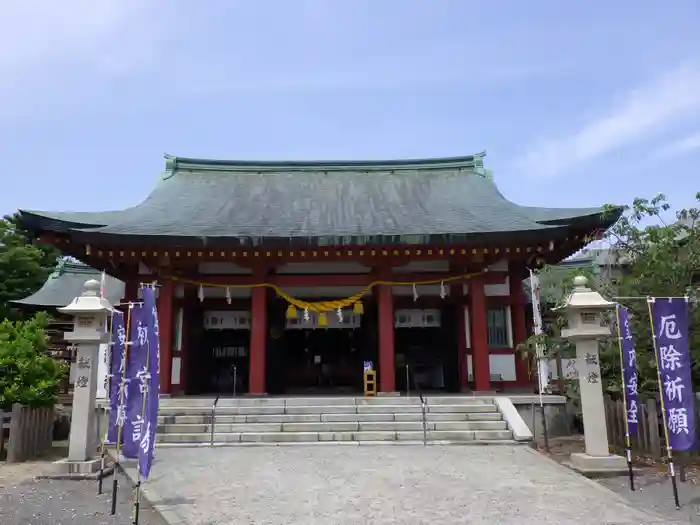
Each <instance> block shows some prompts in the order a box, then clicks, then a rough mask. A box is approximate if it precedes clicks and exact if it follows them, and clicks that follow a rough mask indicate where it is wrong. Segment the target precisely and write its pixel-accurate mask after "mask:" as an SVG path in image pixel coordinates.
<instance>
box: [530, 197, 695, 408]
mask: <svg viewBox="0 0 700 525" xmlns="http://www.w3.org/2000/svg"><path fill="white" fill-rule="evenodd" d="M695 198H696V201H697V203H698V204H697V205H696V206H695V207H692V208H688V209H682V210H680V211H678V212H677V213H676V220H675V221H666V220H664V216H665V215H666V214H667V213H668V212H669V210H670V209H671V208H670V205H669V203H668V202H667V200H666V198H665V196H664V195H658V196H657V197H654V198H653V199H635V201H634V202H633V203H632V205H631V206H629V207H627V208H625V211H624V213H623V215H622V217H621V218H620V219H619V220H618V221H617V223H616V224H614V225H613V226H612V227H611V228H610V229H609V231H608V232H607V234H606V239H605V240H606V241H607V242H605V244H606V245H609V246H610V248H609V258H608V261H607V263H606V264H605V265H603V266H602V267H601V266H600V265H596V264H593V265H590V266H588V267H584V268H575V269H571V270H563V269H562V268H561V267H557V266H553V267H547V268H543V269H542V271H541V276H540V280H541V282H542V286H541V295H542V300H543V303H544V304H543V308H544V305H545V304H546V305H549V306H550V307H551V306H557V305H560V304H561V302H563V300H564V299H565V298H566V296H567V295H568V293H569V292H570V291H571V289H572V288H573V277H574V276H575V275H585V276H587V277H588V278H589V285H590V286H592V287H593V288H596V289H597V290H598V291H599V292H600V293H601V294H602V295H603V296H605V297H606V298H607V299H609V300H613V301H617V302H618V303H619V304H621V305H623V306H625V307H627V308H628V309H629V311H630V325H631V329H632V334H633V336H634V339H635V343H636V349H637V370H638V384H639V391H640V393H642V394H652V393H653V392H656V391H658V385H657V375H656V361H655V357H654V350H653V342H652V337H651V328H650V324H649V310H648V304H647V301H646V300H645V299H644V298H646V297H682V296H687V297H689V298H690V299H691V303H690V307H689V315H690V341H689V343H690V351H691V362H692V374H693V383H694V385H695V387H696V390H697V387H698V386H699V385H700V305H699V304H698V302H697V300H698V295H699V292H700V193H698V194H697V195H696V196H695ZM549 317H550V319H552V322H551V324H550V326H549V327H547V328H548V329H547V330H546V333H545V334H542V335H541V336H539V337H536V336H532V337H530V338H529V339H528V340H527V341H526V343H525V344H524V345H522V346H521V348H520V350H521V352H523V354H525V356H527V355H533V354H534V353H535V347H536V345H537V344H540V345H542V347H543V348H544V352H545V354H547V355H549V356H555V355H557V354H559V355H562V356H564V357H573V351H574V350H573V347H572V345H571V344H570V343H569V342H568V341H565V340H563V339H562V338H560V337H559V335H558V334H559V330H560V328H561V327H562V326H563V325H564V322H565V321H564V319H563V315H562V314H560V313H555V312H552V310H551V308H550V309H549ZM613 332H614V333H615V335H614V336H611V338H610V339H609V340H608V341H604V342H603V343H602V344H601V347H600V351H601V355H600V362H601V373H602V376H603V384H604V388H605V389H606V391H607V392H608V393H611V394H613V395H615V394H617V393H619V391H620V386H621V383H620V376H621V369H620V361H619V348H618V340H617V337H616V331H615V330H613ZM576 383H577V382H575V381H574V382H572V384H571V385H570V387H572V388H574V389H575V387H576ZM570 393H573V394H575V392H570Z"/></svg>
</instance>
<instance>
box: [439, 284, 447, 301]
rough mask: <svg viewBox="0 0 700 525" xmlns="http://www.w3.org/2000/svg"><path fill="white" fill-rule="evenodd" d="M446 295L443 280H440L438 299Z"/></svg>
mask: <svg viewBox="0 0 700 525" xmlns="http://www.w3.org/2000/svg"><path fill="white" fill-rule="evenodd" d="M445 297H447V292H446V291H445V281H440V299H444V298H445Z"/></svg>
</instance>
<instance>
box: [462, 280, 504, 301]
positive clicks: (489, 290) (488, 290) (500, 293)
mask: <svg viewBox="0 0 700 525" xmlns="http://www.w3.org/2000/svg"><path fill="white" fill-rule="evenodd" d="M462 289H463V291H464V295H467V294H469V281H467V282H465V283H464V285H463V286H462ZM484 294H485V295H487V296H488V297H508V296H509V295H510V277H509V276H508V275H506V276H505V281H504V282H503V283H502V284H485V285H484Z"/></svg>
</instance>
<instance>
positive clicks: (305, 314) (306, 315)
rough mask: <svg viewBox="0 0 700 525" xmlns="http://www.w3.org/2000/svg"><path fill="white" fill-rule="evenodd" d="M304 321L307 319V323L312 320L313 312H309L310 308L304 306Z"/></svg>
mask: <svg viewBox="0 0 700 525" xmlns="http://www.w3.org/2000/svg"><path fill="white" fill-rule="evenodd" d="M304 321H306V322H307V323H308V322H309V321H311V314H309V309H308V308H304Z"/></svg>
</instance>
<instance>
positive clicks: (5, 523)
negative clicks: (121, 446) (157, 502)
mask: <svg viewBox="0 0 700 525" xmlns="http://www.w3.org/2000/svg"><path fill="white" fill-rule="evenodd" d="M105 481H109V482H110V485H109V486H110V488H111V478H108V480H105ZM130 487H131V484H130V483H128V482H127V481H126V480H124V478H123V477H121V480H120V490H119V497H118V503H117V513H116V515H114V516H110V515H109V511H110V502H111V495H109V494H102V495H101V496H98V495H97V482H96V481H57V480H48V479H37V480H34V479H31V478H30V479H23V480H21V481H20V482H19V483H10V484H7V485H5V486H0V524H2V525H102V524H104V525H112V524H119V525H125V524H130V523H131V515H132V514H131V513H132V509H133V504H132V501H131V494H132V491H131V490H129V489H130ZM105 489H107V484H105ZM139 522H140V523H141V524H143V525H166V524H165V522H163V520H161V519H160V517H159V516H157V515H156V514H155V513H154V512H153V511H152V510H150V509H142V511H141V513H140V520H139Z"/></svg>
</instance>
